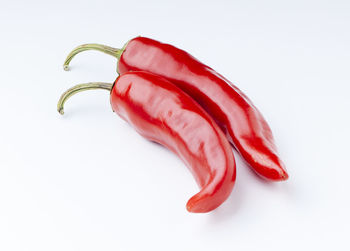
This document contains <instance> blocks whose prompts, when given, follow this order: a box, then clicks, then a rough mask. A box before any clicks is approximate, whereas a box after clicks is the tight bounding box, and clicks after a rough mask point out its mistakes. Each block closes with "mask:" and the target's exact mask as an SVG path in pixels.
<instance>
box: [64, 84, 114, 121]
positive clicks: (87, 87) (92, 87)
mask: <svg viewBox="0 0 350 251" xmlns="http://www.w3.org/2000/svg"><path fill="white" fill-rule="evenodd" d="M112 86H113V84H111V83H104V82H92V83H87V84H80V85H76V86H73V87H72V88H70V89H68V90H67V91H65V92H64V93H63V94H62V96H61V98H60V100H59V101H58V104H57V111H58V112H59V113H60V114H62V115H63V114H64V103H65V102H66V101H67V99H69V98H70V97H71V96H73V95H74V94H76V93H78V92H82V91H87V90H95V89H104V90H108V91H111V89H112Z"/></svg>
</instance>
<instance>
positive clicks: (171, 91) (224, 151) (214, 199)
mask: <svg viewBox="0 0 350 251" xmlns="http://www.w3.org/2000/svg"><path fill="white" fill-rule="evenodd" d="M89 89H106V90H110V102H111V106H112V109H113V111H114V112H116V113H117V114H119V115H120V117H122V118H123V119H124V120H126V121H127V122H128V123H129V124H131V125H132V126H133V127H134V128H135V129H136V131H137V132H138V133H139V134H141V135H142V136H143V137H145V138H147V139H149V140H151V141H155V142H157V143H160V144H162V145H164V146H165V147H167V148H168V149H170V150H171V151H173V152H174V153H175V154H177V155H178V156H179V157H180V158H181V159H182V160H183V161H184V163H185V164H186V165H187V166H188V168H189V169H190V170H191V172H192V174H193V176H194V177H195V179H196V181H197V183H198V184H199V186H200V187H201V191H200V192H199V193H197V194H196V195H194V196H193V197H192V198H191V199H190V200H189V201H188V202H187V210H188V211H189V212H194V213H205V212H209V211H211V210H214V209H215V208H217V207H218V206H220V205H221V204H222V203H223V202H224V201H225V200H226V199H227V197H228V196H229V195H230V193H231V191H232V188H233V186H234V183H235V179H236V166H235V161H234V157H233V152H232V149H231V146H230V144H229V142H228V141H227V139H226V137H225V135H224V134H223V132H222V131H221V129H220V128H219V127H218V126H217V124H216V123H215V121H214V120H213V119H212V118H211V117H210V115H209V114H207V112H206V111H205V110H204V109H202V108H201V107H200V106H199V105H198V104H197V103H196V102H195V101H194V100H193V99H192V98H191V97H189V96H188V95H187V94H185V93H184V92H183V91H181V90H180V89H179V88H178V87H176V86H175V85H173V84H172V83H170V82H169V81H168V80H166V79H164V78H162V77H160V76H157V75H154V74H151V73H147V72H136V71H135V72H129V73H125V74H122V75H120V76H119V77H118V78H117V79H116V81H115V82H114V84H113V85H112V84H108V83H89V84H82V85H77V86H75V87H73V88H71V89H69V90H68V91H66V92H65V93H64V94H63V95H62V96H61V98H60V101H59V102H58V106H57V109H58V111H59V112H60V113H61V114H63V106H64V103H65V101H66V100H67V99H68V98H69V97H70V96H72V95H74V94H75V93H77V92H79V91H84V90H89Z"/></svg>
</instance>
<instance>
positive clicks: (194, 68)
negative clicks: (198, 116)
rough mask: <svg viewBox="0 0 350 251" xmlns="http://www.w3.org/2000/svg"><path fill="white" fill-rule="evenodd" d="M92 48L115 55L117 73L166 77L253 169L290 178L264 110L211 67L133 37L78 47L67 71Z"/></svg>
mask: <svg viewBox="0 0 350 251" xmlns="http://www.w3.org/2000/svg"><path fill="white" fill-rule="evenodd" d="M91 49H94V50H99V51H102V52H105V53H107V54H110V55H112V56H115V57H117V58H118V59H119V62H118V72H119V73H121V74H123V73H125V72H128V71H137V70H143V71H148V72H151V73H154V74H158V75H160V76H162V77H165V78H167V79H168V80H170V81H171V82H173V83H174V84H176V85H177V86H178V87H179V88H180V89H182V90H183V91H184V92H186V93H187V94H189V95H190V96H191V97H192V98H193V99H195V100H196V101H197V102H198V103H199V104H200V105H201V106H202V107H203V108H204V109H205V110H206V111H207V112H208V113H209V114H210V115H211V116H212V117H213V118H214V119H215V121H216V122H217V123H218V124H219V126H220V127H221V128H222V130H223V131H224V132H225V134H226V136H227V138H228V139H229V141H230V142H231V143H232V144H233V145H234V146H235V148H236V149H237V150H238V152H239V153H240V154H241V155H242V156H243V158H244V159H245V160H246V161H247V162H248V164H249V165H250V166H251V167H252V168H253V170H254V171H255V172H256V173H258V174H260V175H261V176H262V177H264V178H267V179H270V180H274V181H279V180H286V179H287V178H288V174H287V171H286V169H285V166H284V164H283V162H282V160H281V159H280V158H279V156H278V153H277V149H276V146H275V143H274V139H273V136H272V132H271V129H270V127H269V125H268V124H267V122H266V121H265V119H264V117H263V116H262V114H261V113H260V112H259V111H258V109H257V108H256V107H255V106H254V105H253V103H252V102H251V101H250V100H249V98H248V97H247V96H246V95H244V94H243V93H242V92H241V91H240V90H239V89H238V88H237V87H236V86H234V85H233V84H232V83H231V82H230V81H228V80H227V79H225V78H224V77H223V76H221V75H220V74H218V73H217V72H215V71H214V70H213V69H211V68H210V67H208V66H206V65H204V64H203V63H201V62H199V61H198V60H197V59H195V58H194V57H192V56H191V55H190V54H188V53H187V52H185V51H183V50H180V49H178V48H176V47H174V46H172V45H169V44H163V43H160V42H158V41H155V40H153V39H149V38H145V37H137V38H134V39H132V40H130V41H129V42H128V43H127V44H126V45H125V46H124V47H123V48H122V49H121V50H119V49H115V48H112V47H108V46H103V45H99V44H87V45H82V46H79V47H77V48H76V49H75V50H73V51H72V52H71V53H70V54H69V56H68V57H67V59H66V62H65V64H64V67H65V69H66V70H67V69H68V65H69V62H70V61H71V59H72V58H73V57H74V56H75V55H76V54H77V53H79V52H81V51H84V50H91Z"/></svg>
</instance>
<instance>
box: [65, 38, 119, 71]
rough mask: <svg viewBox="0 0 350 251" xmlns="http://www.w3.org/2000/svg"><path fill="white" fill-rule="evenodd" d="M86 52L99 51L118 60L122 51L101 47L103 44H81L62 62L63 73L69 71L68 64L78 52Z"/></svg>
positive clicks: (105, 46)
mask: <svg viewBox="0 0 350 251" xmlns="http://www.w3.org/2000/svg"><path fill="white" fill-rule="evenodd" d="M88 50H96V51H101V52H104V53H106V54H108V55H111V56H113V57H116V58H118V59H119V58H120V55H121V54H122V52H123V50H122V49H117V48H113V47H110V46H107V45H103V44H83V45H79V46H78V47H76V48H75V49H74V50H72V51H71V53H69V55H68V56H67V58H66V60H65V61H64V64H63V69H64V70H65V71H68V70H69V63H70V61H71V60H72V59H73V58H74V56H75V55H77V54H78V53H80V52H83V51H88Z"/></svg>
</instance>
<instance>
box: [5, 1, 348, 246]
mask: <svg viewBox="0 0 350 251" xmlns="http://www.w3.org/2000/svg"><path fill="white" fill-rule="evenodd" d="M97 2H98V3H97ZM214 2H215V3H214ZM0 3H1V8H0V31H1V35H0V37H1V38H0V48H1V49H0V50H1V56H0V69H1V70H0V71H1V73H0V76H1V81H0V88H1V89H0V107H1V108H0V109H1V110H0V111H1V123H0V250H3V251H12V250H16V251H17V250H18V251H19V250H30V251H34V250H35V251H41V250H45V251H47V250H50V251H53V250H60V251H62V250H64V251H69V250H85V251H89V250H104V251H106V250H135V251H136V250H269V251H272V250H306V249H310V250H349V248H350V245H349V242H348V240H347V239H348V237H349V223H350V216H349V211H350V206H349V197H350V196H349V191H350V183H349V175H350V163H349V142H350V133H349V131H350V115H349V114H350V112H349V110H350V98H349V96H350V75H349V66H350V48H349V44H350V34H349V33H350V32H349V31H350V15H349V13H350V4H349V1H345V0H344V1H316V0H315V1H304V0H300V1H277V0H276V1H193V2H191V1H174V2H173V3H166V1H157V2H155V1H140V2H138V3H137V2H132V1H127V0H125V1H96V3H91V2H88V1H79V2H78V1H63V0H62V1H57V2H51V1H33V0H32V1H4V0H1V2H0ZM137 35H143V36H148V37H152V38H155V39H158V40H161V41H164V42H168V43H171V44H174V45H176V46H178V47H180V48H183V49H185V50H187V51H189V52H191V53H192V54H193V55H194V56H196V57H197V58H199V59H200V60H202V61H204V62H205V63H207V64H209V65H211V66H212V67H213V68H214V69H216V70H217V71H218V72H220V73H222V74H223V75H224V76H226V77H227V78H229V79H230V80H232V81H233V82H235V83H236V84H237V85H238V86H239V87H240V88H241V89H242V90H243V91H244V92H245V93H246V94H247V95H248V96H249V97H250V98H251V99H252V100H253V101H254V103H255V104H256V106H258V107H259V108H260V110H261V111H262V113H263V114H264V116H265V117H266V119H267V120H268V122H269V123H270V125H271V127H272V129H273V132H274V135H275V138H276V143H277V145H278V148H279V151H280V154H281V156H282V158H283V159H284V161H285V163H286V165H287V168H288V170H289V173H290V180H289V181H288V182H285V183H278V184H276V183H274V184H272V183H267V182H264V181H262V180H261V179H259V178H257V177H256V176H255V175H254V174H253V173H252V172H251V171H250V170H248V169H247V168H246V166H245V165H244V164H243V163H242V161H241V159H240V158H239V157H238V156H237V154H236V159H237V171H238V174H237V183H236V186H235V189H234V191H233V193H232V195H231V196H230V198H229V199H228V201H227V202H226V203H225V204H224V205H222V206H221V207H220V208H219V209H218V210H216V211H214V212H212V213H209V214H202V215H198V214H190V213H188V212H187V211H186V209H185V204H186V202H187V200H188V199H189V198H190V196H191V195H193V194H194V193H196V191H197V190H198V188H197V185H196V184H195V182H194V180H193V178H192V176H191V175H190V173H189V172H188V170H187V169H186V168H185V166H184V165H183V163H182V162H181V161H180V160H179V159H178V158H177V157H176V156H174V155H173V154H171V153H170V152H169V151H167V150H165V149H163V148H161V147H159V146H157V145H155V144H152V143H149V142H147V141H146V140H144V139H143V138H141V136H139V135H138V134H136V133H135V132H134V131H133V130H132V129H131V128H130V127H129V126H128V125H127V124H126V123H125V122H123V121H122V120H121V119H120V118H118V117H117V116H116V115H115V114H114V113H112V112H111V109H110V106H109V100H108V93H107V92H105V91H90V92H85V93H81V94H80V95H77V96H75V97H74V98H72V99H71V100H70V101H68V102H67V104H66V115H65V116H63V117H61V116H60V115H59V114H58V113H57V112H56V102H57V100H58V98H59V96H60V94H61V93H62V92H63V91H64V90H66V89H67V88H69V87H71V86H73V85H74V84H78V83H84V82H89V81H110V82H112V81H113V80H114V78H115V77H116V72H115V68H116V64H115V63H116V61H115V60H114V59H113V58H112V57H109V56H107V55H104V54H101V53H99V52H85V53H82V54H80V55H79V56H77V57H76V58H75V59H74V60H73V61H72V64H71V65H72V70H71V71H70V72H64V71H63V70H62V63H63V60H64V58H65V56H66V55H67V53H68V52H69V51H70V50H71V49H73V48H74V47H75V46H77V45H79V44H82V43H87V42H98V43H104V44H107V45H111V46H116V47H121V46H122V45H123V44H124V43H125V42H126V41H127V40H128V39H130V38H133V37H135V36H137Z"/></svg>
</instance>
